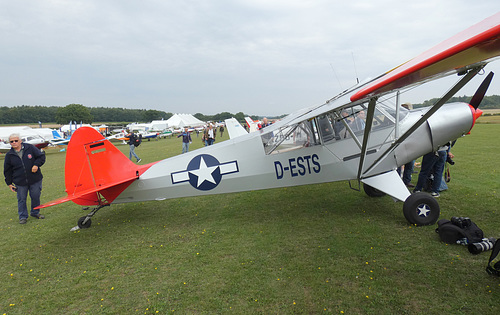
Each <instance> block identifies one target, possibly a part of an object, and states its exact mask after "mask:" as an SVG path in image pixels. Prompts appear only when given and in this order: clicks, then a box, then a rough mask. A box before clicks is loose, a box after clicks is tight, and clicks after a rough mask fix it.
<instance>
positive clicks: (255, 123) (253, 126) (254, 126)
mask: <svg viewBox="0 0 500 315" xmlns="http://www.w3.org/2000/svg"><path fill="white" fill-rule="evenodd" d="M245 121H246V123H247V126H248V130H249V131H250V132H254V131H257V130H259V129H260V127H259V125H260V121H259V120H253V119H252V118H250V117H245Z"/></svg>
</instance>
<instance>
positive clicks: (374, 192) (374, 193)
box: [363, 183, 385, 197]
mask: <svg viewBox="0 0 500 315" xmlns="http://www.w3.org/2000/svg"><path fill="white" fill-rule="evenodd" d="M363 190H364V191H365V193H366V194H367V195H368V196H370V197H384V196H385V192H383V191H380V190H378V189H377V188H373V187H372V186H370V185H367V184H364V183H363Z"/></svg>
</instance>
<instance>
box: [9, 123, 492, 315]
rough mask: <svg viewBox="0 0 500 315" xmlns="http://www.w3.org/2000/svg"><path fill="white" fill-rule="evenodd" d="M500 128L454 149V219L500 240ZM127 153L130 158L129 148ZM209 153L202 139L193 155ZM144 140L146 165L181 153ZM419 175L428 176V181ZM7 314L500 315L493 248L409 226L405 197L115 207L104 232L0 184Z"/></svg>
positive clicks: (48, 191)
mask: <svg viewBox="0 0 500 315" xmlns="http://www.w3.org/2000/svg"><path fill="white" fill-rule="evenodd" d="M499 135H500V124H477V125H476V127H475V128H474V130H473V132H472V134H471V135H468V136H466V137H464V138H462V139H460V140H459V141H458V142H457V144H456V146H455V147H454V149H453V153H454V154H455V156H456V157H455V162H456V164H455V165H454V166H452V167H451V173H452V180H451V182H450V183H449V186H450V190H449V191H446V192H443V193H442V194H441V197H440V198H439V202H440V205H441V210H442V213H441V218H448V219H449V218H450V217H451V216H469V217H470V218H471V219H472V220H473V221H475V222H476V223H477V224H478V226H479V227H480V228H482V229H483V231H484V232H485V236H487V237H500V224H499V223H500V219H499V213H500V212H499V204H500V202H499V201H500V198H499V193H500V176H499V175H500V174H499V170H500V167H499V164H498V153H499V149H500V140H499V139H500V137H499ZM118 147H119V148H120V149H121V150H122V151H123V152H125V153H127V154H128V146H123V145H122V146H120V145H118ZM197 147H201V141H200V140H199V139H194V143H193V144H192V147H191V148H192V149H195V148H197ZM180 150H181V143H180V139H164V140H160V141H151V142H144V143H143V144H142V145H141V146H140V147H139V148H138V149H137V150H136V151H137V153H138V155H139V156H140V157H141V158H142V159H143V163H149V162H153V161H156V160H159V159H162V158H166V157H169V156H173V155H177V154H179V153H180ZM64 160H65V153H64V152H59V150H58V149H51V150H48V151H47V162H46V164H45V165H44V166H43V167H42V170H43V173H44V176H45V178H44V190H43V193H42V202H44V201H45V202H46V201H49V200H52V199H56V198H58V197H62V196H64V195H65V194H64V183H63V181H64V179H63V178H64V170H63V165H64ZM415 181H416V176H414V182H415ZM0 198H1V200H2V207H1V208H0V233H1V235H2V237H1V241H0V250H1V253H2V261H1V264H0V283H1V289H0V314H168V313H179V314H193V313H214V314H269V313H271V314H273V313H274V314H276V313H278V314H289V313H293V314H317V313H333V314H420V313H422V314H498V313H499V311H500V303H499V298H500V279H499V278H494V277H491V276H489V275H488V274H487V273H486V272H485V267H486V264H487V260H488V257H489V253H482V254H480V255H477V256H474V255H471V254H469V252H468V251H467V248H466V247H463V246H460V245H447V244H444V243H442V242H440V241H439V238H438V235H437V234H436V233H435V231H434V230H435V228H436V226H425V227H415V226H411V225H409V224H408V223H407V222H406V221H405V219H404V216H403V214H402V204H401V203H394V202H393V201H392V199H391V198H390V197H382V198H376V199H373V198H369V197H368V196H366V195H365V194H364V193H362V192H358V191H354V190H351V189H350V188H349V185H348V184H347V183H346V182H339V183H328V184H320V185H310V186H302V187H293V188H283V189H272V190H265V191H251V192H245V193H234V194H227V195H219V196H208V197H194V198H182V199H174V200H166V201H161V202H143V203H134V204H122V205H112V206H111V207H107V208H104V209H102V210H101V211H100V212H99V213H98V214H97V215H96V216H95V217H94V218H93V223H92V227H91V228H90V229H85V230H79V231H76V232H70V231H69V230H70V228H71V227H73V226H75V225H76V221H77V219H78V218H79V217H80V216H82V215H85V214H86V213H87V212H86V211H83V210H82V209H81V207H79V206H77V205H75V204H72V203H66V204H62V205H58V206H54V207H51V208H47V209H44V211H43V213H44V214H45V215H46V217H47V218H46V219H45V220H37V221H35V220H33V219H30V220H29V221H28V223H27V224H26V225H20V224H19V223H18V218H17V202H16V198H15V195H14V194H13V193H11V192H10V191H9V190H8V189H7V187H6V186H4V188H3V189H1V190H0Z"/></svg>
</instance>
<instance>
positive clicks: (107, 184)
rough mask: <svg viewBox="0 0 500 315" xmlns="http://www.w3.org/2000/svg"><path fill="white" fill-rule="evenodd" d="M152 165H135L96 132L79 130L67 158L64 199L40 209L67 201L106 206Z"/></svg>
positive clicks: (70, 144) (74, 135)
mask: <svg viewBox="0 0 500 315" xmlns="http://www.w3.org/2000/svg"><path fill="white" fill-rule="evenodd" d="M153 164H154V163H151V164H147V165H136V164H134V163H133V162H132V161H130V160H129V159H128V158H127V157H126V156H125V155H124V154H123V153H122V152H121V151H120V150H118V149H117V148H116V147H115V146H114V145H113V144H112V143H111V142H110V141H109V140H106V139H105V138H104V137H103V136H102V135H101V134H100V133H99V132H97V131H96V130H95V129H93V128H90V127H82V128H79V129H77V130H76V131H75V133H74V134H73V136H72V137H71V141H70V142H69V144H68V152H67V155H66V164H65V165H66V166H65V185H66V193H67V196H66V197H63V198H60V199H57V200H54V201H51V202H49V203H46V204H44V205H42V206H41V208H44V207H49V206H53V205H56V204H60V203H63V202H66V201H73V202H74V203H76V204H78V205H82V206H98V205H108V204H110V203H112V202H113V201H114V200H115V198H116V197H117V196H118V195H119V194H120V193H121V192H122V191H123V190H125V188H127V187H128V186H129V185H130V184H131V183H132V182H133V181H134V180H136V179H137V178H139V176H140V175H141V174H142V173H144V172H145V171H146V170H147V169H148V168H149V167H151V166H152V165H153Z"/></svg>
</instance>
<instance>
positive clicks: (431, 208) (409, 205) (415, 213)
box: [403, 192, 440, 225]
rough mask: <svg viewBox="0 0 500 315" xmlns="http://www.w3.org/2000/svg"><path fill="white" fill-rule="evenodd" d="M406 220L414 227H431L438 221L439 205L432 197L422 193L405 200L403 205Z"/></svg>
mask: <svg viewBox="0 0 500 315" xmlns="http://www.w3.org/2000/svg"><path fill="white" fill-rule="evenodd" d="M403 214H404V215H405V218H406V220H408V222H410V223H411V224H415V225H432V224H434V223H436V221H437V220H438V219H439V214H440V209H439V203H438V202H437V201H436V199H435V198H434V197H432V196H431V195H428V194H426V193H423V192H419V193H414V194H412V195H410V197H408V198H406V200H405V202H404V205H403Z"/></svg>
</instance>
